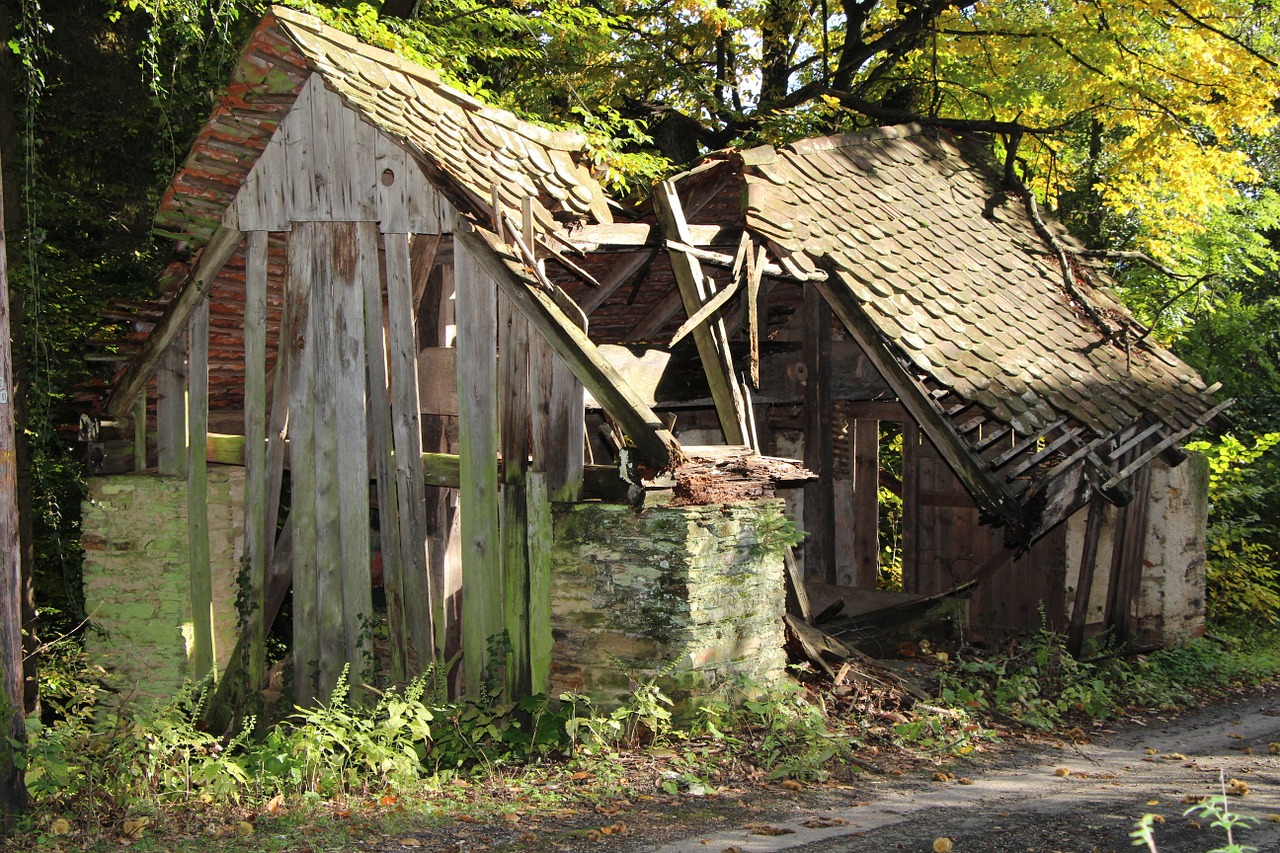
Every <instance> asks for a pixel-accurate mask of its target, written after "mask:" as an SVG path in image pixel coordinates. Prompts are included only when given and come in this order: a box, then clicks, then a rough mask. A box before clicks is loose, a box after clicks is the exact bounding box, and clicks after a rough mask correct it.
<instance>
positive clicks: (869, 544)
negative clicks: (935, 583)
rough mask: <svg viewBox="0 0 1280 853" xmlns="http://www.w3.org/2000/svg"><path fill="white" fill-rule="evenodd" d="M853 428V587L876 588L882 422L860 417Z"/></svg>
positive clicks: (878, 564)
mask: <svg viewBox="0 0 1280 853" xmlns="http://www.w3.org/2000/svg"><path fill="white" fill-rule="evenodd" d="M851 426H852V427H853V518H852V519H841V518H837V519H836V520H835V523H836V524H837V525H840V524H845V523H848V522H850V521H851V522H852V523H853V565H854V570H853V585H854V586H857V587H861V588H862V589H876V588H877V587H878V585H879V580H880V422H879V421H878V420H871V419H869V418H859V419H857V420H854V421H853V423H852V424H851Z"/></svg>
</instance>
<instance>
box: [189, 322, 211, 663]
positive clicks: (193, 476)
mask: <svg viewBox="0 0 1280 853" xmlns="http://www.w3.org/2000/svg"><path fill="white" fill-rule="evenodd" d="M187 335H188V339H187V378H188V381H187V389H188V390H187V424H188V428H189V437H188V439H187V558H188V560H189V566H190V572H191V678H192V680H193V681H196V682H197V683H198V682H200V681H202V680H203V679H204V678H206V677H208V676H209V675H211V674H215V673H214V649H213V576H212V573H211V570H210V566H209V515H208V488H209V480H208V472H207V468H206V463H205V458H204V439H205V432H206V431H207V428H208V421H209V300H207V299H201V300H200V301H199V304H198V305H196V306H195V310H194V311H192V312H191V316H190V328H189V329H188V332H187Z"/></svg>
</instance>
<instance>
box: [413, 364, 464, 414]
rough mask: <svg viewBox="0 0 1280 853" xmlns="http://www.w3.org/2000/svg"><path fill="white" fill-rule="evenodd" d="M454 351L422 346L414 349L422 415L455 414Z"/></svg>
mask: <svg viewBox="0 0 1280 853" xmlns="http://www.w3.org/2000/svg"><path fill="white" fill-rule="evenodd" d="M457 356H458V351H457V350H455V349H454V348H453V347H423V348H422V349H421V350H420V351H419V352H418V383H419V388H418V395H419V401H420V403H421V408H422V414H424V415H449V416H453V417H456V416H457V414H458V378H457V377H458V366H457Z"/></svg>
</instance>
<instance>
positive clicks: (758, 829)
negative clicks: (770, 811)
mask: <svg viewBox="0 0 1280 853" xmlns="http://www.w3.org/2000/svg"><path fill="white" fill-rule="evenodd" d="M742 828H743V829H745V830H748V831H749V832H750V833H751V834H752V835H768V836H774V835H793V834H794V833H795V830H794V829H787V828H786V827H785V826H772V825H770V824H767V823H748V824H744V825H743V827H742Z"/></svg>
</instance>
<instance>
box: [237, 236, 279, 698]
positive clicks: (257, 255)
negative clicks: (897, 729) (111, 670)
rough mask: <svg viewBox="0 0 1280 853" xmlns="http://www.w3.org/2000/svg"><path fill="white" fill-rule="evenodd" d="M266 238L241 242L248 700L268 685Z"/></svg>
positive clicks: (243, 615)
mask: <svg viewBox="0 0 1280 853" xmlns="http://www.w3.org/2000/svg"><path fill="white" fill-rule="evenodd" d="M266 421H267V232H265V231H253V232H250V233H249V235H248V236H247V237H246V239H245V274H244V435H245V458H244V467H245V471H244V560H245V566H246V569H247V570H246V571H245V573H244V577H245V579H246V580H247V586H248V589H246V590H243V594H244V595H245V596H246V597H247V598H248V607H246V608H243V609H242V610H241V620H242V623H243V631H244V633H245V635H246V636H247V638H248V645H247V648H246V654H247V655H248V666H247V667H246V670H245V671H246V674H247V676H248V679H249V695H250V696H257V695H259V694H260V693H261V691H262V688H263V686H264V684H265V681H266V661H267V629H266V622H265V617H266V589H267V563H266V557H267V536H268V535H271V536H274V535H275V528H274V525H273V526H272V527H271V529H270V530H268V528H267V516H266V503H267V478H268V472H267V470H266V461H267V460H266V451H267V446H266V429H267V423H266Z"/></svg>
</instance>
